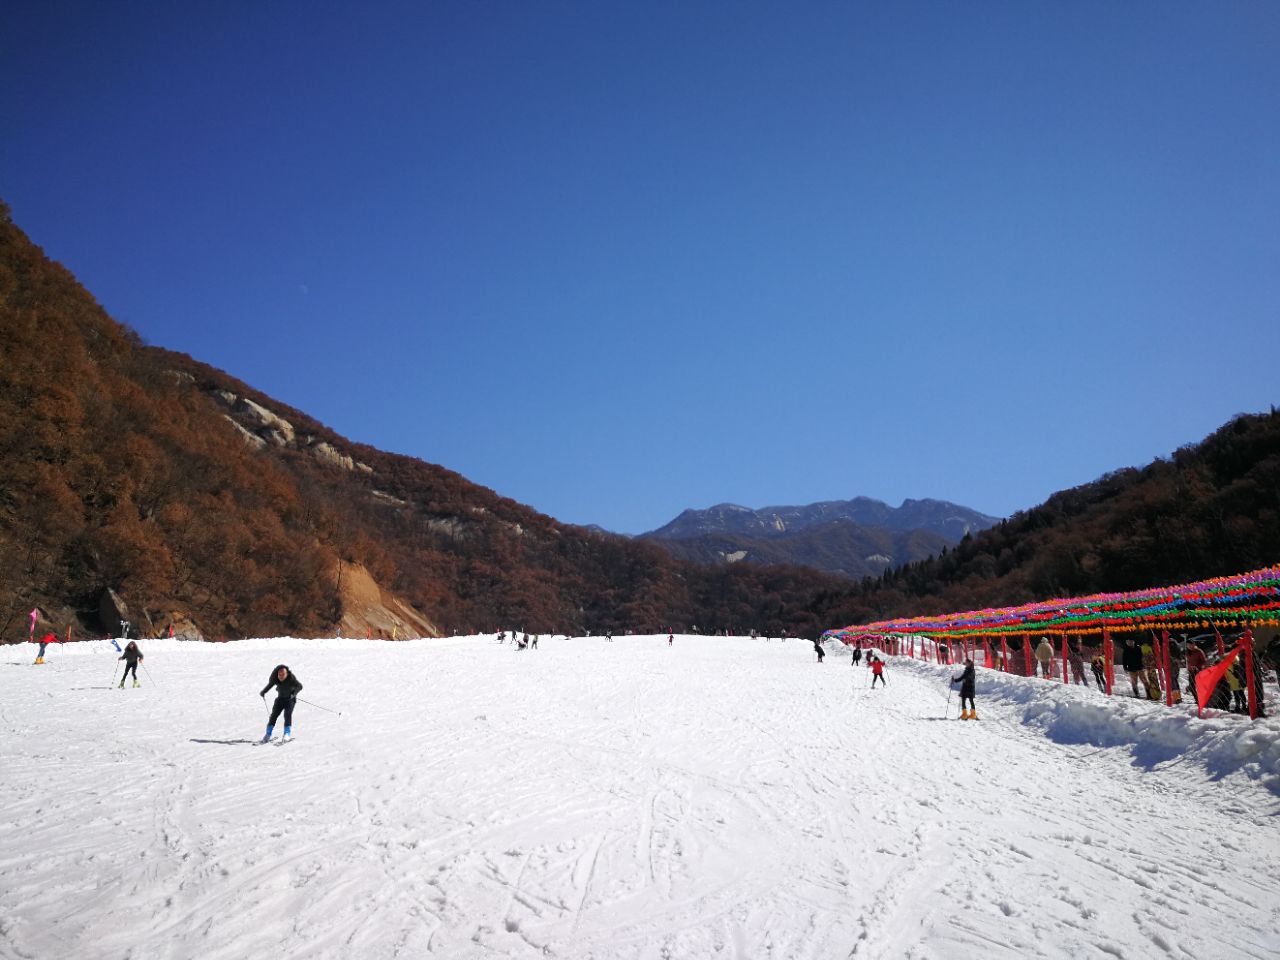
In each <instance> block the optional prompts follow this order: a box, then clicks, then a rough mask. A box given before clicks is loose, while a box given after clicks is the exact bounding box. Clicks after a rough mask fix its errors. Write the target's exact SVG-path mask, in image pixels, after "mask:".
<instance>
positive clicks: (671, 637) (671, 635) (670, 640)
mask: <svg viewBox="0 0 1280 960" xmlns="http://www.w3.org/2000/svg"><path fill="white" fill-rule="evenodd" d="M675 640H676V635H675V634H674V633H671V632H670V631H668V632H667V646H668V647H669V646H671V645H672V644H673V643H675Z"/></svg>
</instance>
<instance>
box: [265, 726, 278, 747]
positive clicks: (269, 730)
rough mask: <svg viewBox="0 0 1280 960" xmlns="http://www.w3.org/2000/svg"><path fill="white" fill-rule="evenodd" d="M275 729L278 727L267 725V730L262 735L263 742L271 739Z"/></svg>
mask: <svg viewBox="0 0 1280 960" xmlns="http://www.w3.org/2000/svg"><path fill="white" fill-rule="evenodd" d="M275 729H276V728H275V727H271V726H269V727H267V732H266V733H264V734H263V735H262V742H263V743H266V742H267V741H268V740H270V739H271V734H272V733H274V732H275Z"/></svg>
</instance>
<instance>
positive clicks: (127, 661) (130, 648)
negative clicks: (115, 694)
mask: <svg viewBox="0 0 1280 960" xmlns="http://www.w3.org/2000/svg"><path fill="white" fill-rule="evenodd" d="M145 659H146V657H144V656H143V655H142V651H141V650H139V649H138V645H137V643H135V642H134V641H132V640H130V641H129V642H128V643H126V644H125V646H124V653H122V654H120V656H118V657H116V662H117V663H118V662H120V661H121V660H123V661H124V674H123V675H122V676H121V677H120V689H121V690H123V689H124V682H125V681H126V680H128V679H129V671H133V685H134V686H135V687H140V686H142V684H140V683H138V664H139V663H141V662H142V661H143V660H145Z"/></svg>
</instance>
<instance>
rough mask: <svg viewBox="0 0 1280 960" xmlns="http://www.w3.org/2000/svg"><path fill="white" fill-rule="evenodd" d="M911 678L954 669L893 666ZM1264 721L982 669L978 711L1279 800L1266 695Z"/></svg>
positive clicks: (1275, 726) (1273, 706)
mask: <svg viewBox="0 0 1280 960" xmlns="http://www.w3.org/2000/svg"><path fill="white" fill-rule="evenodd" d="M892 660H893V663H894V666H895V668H896V669H898V670H903V669H905V670H909V671H911V672H913V673H916V674H918V675H920V676H922V677H928V678H933V679H936V680H938V681H939V682H941V683H943V684H945V683H946V681H947V679H949V678H950V677H951V676H954V675H955V672H956V671H957V670H958V668H957V667H954V666H953V667H946V666H941V665H938V664H933V663H925V662H923V661H920V660H912V659H910V658H906V657H896V658H892ZM1266 694H1267V701H1266V702H1267V713H1268V716H1267V717H1265V718H1262V719H1258V720H1254V721H1249V720H1246V719H1244V718H1243V717H1240V716H1236V715H1233V714H1227V713H1222V712H1220V711H1212V710H1211V711H1206V712H1205V716H1204V717H1197V716H1196V712H1195V710H1196V708H1195V704H1194V702H1191V701H1190V700H1186V701H1184V702H1183V704H1182V705H1181V706H1179V707H1173V708H1170V707H1167V706H1164V705H1163V704H1159V703H1152V702H1151V701H1148V700H1140V699H1137V698H1135V697H1130V696H1126V695H1118V696H1113V697H1105V696H1103V695H1102V694H1101V693H1100V692H1099V691H1098V690H1097V689H1096V688H1095V687H1093V686H1088V687H1085V686H1080V685H1077V684H1069V685H1068V684H1063V683H1056V682H1052V681H1047V680H1040V679H1035V678H1028V677H1020V676H1017V675H1014V674H1006V673H999V672H997V671H994V670H988V669H983V668H979V669H978V673H977V695H978V701H979V704H981V703H983V702H990V701H992V700H997V701H1001V702H1003V703H1006V704H1009V705H1011V706H1015V707H1019V708H1020V712H1021V717H1022V721H1023V723H1024V724H1027V725H1029V726H1031V727H1034V728H1037V729H1039V730H1042V731H1043V732H1044V734H1045V736H1047V737H1048V738H1049V739H1051V740H1053V741H1055V742H1057V743H1063V744H1088V745H1091V746H1095V747H1099V748H1103V749H1111V748H1115V749H1123V750H1128V751H1129V753H1130V755H1131V757H1132V762H1133V764H1134V766H1138V767H1143V768H1146V769H1153V768H1156V767H1162V766H1167V765H1171V764H1173V763H1186V762H1190V763H1195V764H1199V765H1201V766H1203V767H1204V769H1205V770H1206V771H1207V772H1208V773H1209V775H1210V776H1212V777H1213V778H1215V779H1221V778H1223V777H1226V776H1229V775H1231V774H1235V773H1239V774H1242V775H1244V776H1247V777H1249V778H1250V779H1252V780H1258V781H1260V782H1261V783H1262V784H1263V785H1264V786H1265V787H1266V788H1267V789H1268V790H1270V791H1271V792H1272V793H1275V794H1280V719H1278V718H1277V714H1280V702H1277V700H1276V697H1275V695H1274V692H1273V689H1268V690H1267V691H1266Z"/></svg>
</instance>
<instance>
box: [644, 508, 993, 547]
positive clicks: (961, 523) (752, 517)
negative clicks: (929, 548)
mask: <svg viewBox="0 0 1280 960" xmlns="http://www.w3.org/2000/svg"><path fill="white" fill-rule="evenodd" d="M832 520H852V521H853V522H854V523H856V524H858V525H859V526H863V527H880V528H882V529H884V530H929V531H931V532H933V533H936V534H938V535H939V536H942V537H944V538H945V539H947V540H949V541H950V542H952V543H958V542H959V541H960V540H961V539H963V538H964V535H965V534H966V533H977V532H978V531H979V530H986V529H987V528H988V527H994V526H995V525H996V524H997V523H999V522H1000V518H999V517H990V516H987V514H985V513H979V512H978V511H977V510H970V509H969V508H968V507H962V506H959V505H958V504H954V503H948V502H947V501H946V500H903V501H902V506H900V507H897V508H894V507H891V506H889V505H888V504H887V503H885V502H884V501H882V500H873V499H872V498H871V497H854V498H853V499H852V500H826V501H823V502H822V503H811V504H809V505H808V506H804V507H763V508H761V509H759V510H753V509H751V508H750V507H740V506H738V505H737V504H733V503H721V504H717V505H716V506H714V507H710V508H709V509H706V510H686V511H685V512H684V513H682V514H680V516H678V517H676V518H675V519H674V520H672V521H671V522H670V523H668V524H667V525H666V526H665V527H659V528H658V529H657V530H653V531H650V532H649V533H646V534H644V536H646V537H652V538H655V539H662V540H675V539H686V538H688V537H698V536H702V535H703V534H707V533H719V534H726V533H730V534H740V535H743V536H750V537H780V536H787V535H790V534H794V533H798V532H799V531H801V530H805V529H808V528H809V527H816V526H820V525H822V524H827V523H830V522H831V521H832Z"/></svg>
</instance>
